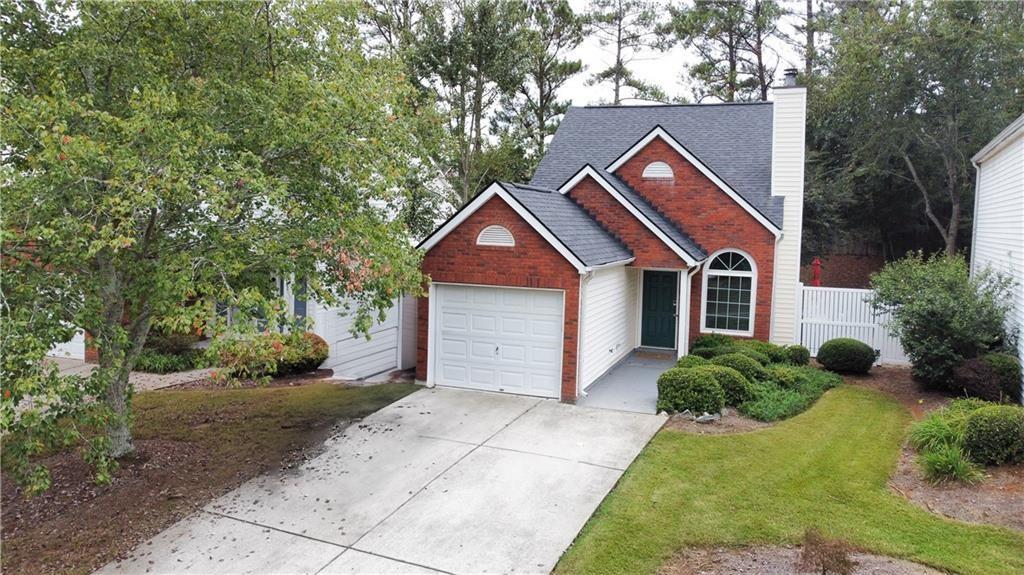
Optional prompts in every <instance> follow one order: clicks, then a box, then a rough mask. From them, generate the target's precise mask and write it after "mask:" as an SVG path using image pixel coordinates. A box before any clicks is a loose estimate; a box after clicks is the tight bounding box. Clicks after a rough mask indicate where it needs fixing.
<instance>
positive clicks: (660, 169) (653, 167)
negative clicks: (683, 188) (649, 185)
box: [643, 162, 676, 180]
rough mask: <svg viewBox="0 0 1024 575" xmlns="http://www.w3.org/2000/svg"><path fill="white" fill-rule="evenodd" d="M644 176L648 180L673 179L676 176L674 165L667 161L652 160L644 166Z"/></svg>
mask: <svg viewBox="0 0 1024 575" xmlns="http://www.w3.org/2000/svg"><path fill="white" fill-rule="evenodd" d="M643 177H644V178H645V179H648V180H671V179H674V178H675V177H676V175H675V174H674V173H673V172H672V166H670V165H668V164H666V163H665V162H651V163H650V164H647V165H646V166H645V167H644V173H643Z"/></svg>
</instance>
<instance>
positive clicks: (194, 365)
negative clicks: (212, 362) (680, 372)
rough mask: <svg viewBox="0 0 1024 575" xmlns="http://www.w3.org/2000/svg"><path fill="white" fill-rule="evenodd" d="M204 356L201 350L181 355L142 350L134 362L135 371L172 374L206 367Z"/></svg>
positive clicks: (190, 350)
mask: <svg viewBox="0 0 1024 575" xmlns="http://www.w3.org/2000/svg"><path fill="white" fill-rule="evenodd" d="M207 365H208V362H207V360H206V354H205V353H204V350H201V349H189V350H186V351H184V352H182V353H177V354H171V353H161V352H159V351H156V350H155V349H145V348H143V350H142V353H140V354H139V357H138V359H137V360H136V361H135V370H136V371H143V372H146V373H174V372H178V371H188V370H190V369H198V368H201V367H206V366H207Z"/></svg>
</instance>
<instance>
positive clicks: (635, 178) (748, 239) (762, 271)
mask: <svg viewBox="0 0 1024 575" xmlns="http://www.w3.org/2000/svg"><path fill="white" fill-rule="evenodd" d="M654 161H662V162H665V163H667V164H668V165H669V166H671V167H672V171H673V172H674V173H675V178H674V179H673V180H645V179H643V177H642V173H643V170H644V167H645V166H646V165H647V164H649V163H651V162H654ZM616 174H617V175H618V176H619V177H620V178H622V179H623V180H625V181H626V182H627V183H629V185H631V186H633V189H635V190H636V191H637V192H639V193H640V194H641V195H643V196H644V197H645V198H647V200H648V201H650V202H651V203H652V204H654V205H655V206H657V207H658V209H659V210H661V212H662V213H664V214H665V215H667V216H668V217H669V218H671V219H673V220H675V221H676V222H677V223H679V224H680V226H681V227H682V228H683V229H684V230H686V233H688V234H689V235H690V237H692V238H693V239H694V240H696V241H697V243H699V244H700V245H701V246H702V247H703V248H704V249H705V250H706V251H707V252H708V254H709V255H710V254H711V253H714V252H715V251H718V250H720V249H723V248H737V249H740V250H743V251H745V252H747V253H748V254H750V255H751V257H753V258H754V263H755V264H756V265H757V308H756V312H755V317H754V337H755V338H757V339H765V340H766V339H768V337H769V335H770V332H771V305H772V276H773V271H774V266H775V236H774V235H773V234H772V233H771V232H770V231H768V229H767V228H765V227H764V226H763V225H761V223H760V222H758V221H757V220H756V219H754V217H753V216H751V215H750V214H748V213H747V212H746V210H744V209H743V208H742V207H741V206H740V205H739V204H737V203H736V202H735V201H733V200H732V198H730V197H729V196H728V195H727V194H726V193H725V192H723V191H722V190H720V189H719V188H718V187H717V186H716V185H715V184H714V183H713V182H712V181H711V180H709V179H708V178H707V177H706V176H705V175H704V174H702V173H701V172H700V170H698V169H697V168H696V167H695V166H694V165H693V164H691V163H690V162H688V161H686V159H685V158H683V157H682V156H681V155H679V153H678V152H676V151H675V150H674V149H672V147H671V146H669V145H668V144H666V143H665V142H664V141H662V140H661V139H660V138H656V139H655V140H654V141H652V142H651V143H650V144H649V145H647V146H646V147H645V148H644V149H642V150H640V152H638V153H637V154H636V155H635V156H633V157H632V158H630V159H629V160H628V161H627V162H626V163H625V164H624V165H622V166H621V167H620V168H619V169H618V170H616ZM701 276H702V274H701V273H697V274H696V275H695V276H694V277H693V284H692V285H691V286H690V288H691V290H692V292H691V293H692V294H693V297H692V298H691V302H692V307H691V309H690V339H691V341H692V339H693V338H695V337H697V336H698V335H700V334H701V331H700V327H701V326H700V311H701V305H702V302H701V288H702V286H703V281H704V280H703V278H702V277H701Z"/></svg>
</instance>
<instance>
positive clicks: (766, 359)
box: [734, 347, 772, 365]
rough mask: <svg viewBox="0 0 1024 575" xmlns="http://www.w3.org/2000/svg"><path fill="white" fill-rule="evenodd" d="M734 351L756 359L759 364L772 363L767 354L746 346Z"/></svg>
mask: <svg viewBox="0 0 1024 575" xmlns="http://www.w3.org/2000/svg"><path fill="white" fill-rule="evenodd" d="M734 353H738V354H740V355H745V356H747V357H749V358H750V359H752V360H754V361H756V362H757V363H760V364H761V365H768V364H769V363H772V360H771V358H769V357H768V356H767V355H765V354H763V353H761V352H759V351H756V350H753V349H750V348H747V347H740V348H738V349H737V350H736V351H735V352H734Z"/></svg>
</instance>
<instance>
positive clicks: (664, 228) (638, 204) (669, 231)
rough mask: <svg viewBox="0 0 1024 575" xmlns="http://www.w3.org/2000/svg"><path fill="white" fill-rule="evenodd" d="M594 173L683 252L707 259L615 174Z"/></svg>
mask: <svg viewBox="0 0 1024 575" xmlns="http://www.w3.org/2000/svg"><path fill="white" fill-rule="evenodd" d="M595 171H596V172H597V173H598V174H599V175H600V176H601V177H602V178H604V179H605V180H606V181H607V182H608V183H609V184H610V185H611V186H612V187H613V188H615V190H616V191H617V192H619V193H620V194H622V196H623V197H624V198H626V201H627V202H629V203H630V204H632V205H633V207H635V208H636V209H637V211H638V212H640V213H641V214H643V215H644V216H645V217H646V218H647V219H649V220H651V223H652V224H654V226H655V227H656V228H658V229H659V230H661V232H662V233H663V234H665V235H666V236H668V239H670V240H672V241H673V242H674V243H675V244H676V245H677V246H679V247H680V248H682V250H683V251H684V252H686V253H687V254H689V255H690V257H692V258H693V259H695V260H697V261H702V260H703V259H704V258H706V257H708V254H707V252H706V251H704V248H702V247H700V245H699V244H698V243H697V242H695V241H693V238H691V237H690V236H688V235H687V234H686V232H684V231H683V230H682V229H680V228H679V226H677V225H676V224H675V223H673V222H672V220H670V219H668V218H667V217H665V215H664V214H662V213H661V212H659V211H658V209H657V208H655V207H654V206H652V205H651V203H650V202H648V201H647V200H646V199H645V198H644V197H643V196H641V195H640V194H639V193H637V191H636V190H634V189H633V188H632V187H631V186H630V185H629V184H627V183H626V182H624V181H622V180H621V179H619V178H618V177H617V176H616V175H615V174H612V173H609V172H607V171H605V170H603V169H595Z"/></svg>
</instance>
